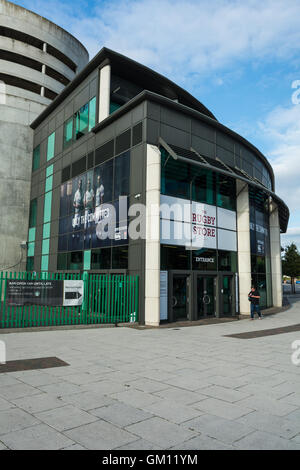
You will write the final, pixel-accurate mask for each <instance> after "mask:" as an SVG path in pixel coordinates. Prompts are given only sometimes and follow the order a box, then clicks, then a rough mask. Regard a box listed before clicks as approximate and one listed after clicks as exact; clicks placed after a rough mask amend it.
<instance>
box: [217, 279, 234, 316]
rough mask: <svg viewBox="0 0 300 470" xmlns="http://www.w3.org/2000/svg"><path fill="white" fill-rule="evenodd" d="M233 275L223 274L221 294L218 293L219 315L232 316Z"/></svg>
mask: <svg viewBox="0 0 300 470" xmlns="http://www.w3.org/2000/svg"><path fill="white" fill-rule="evenodd" d="M233 286H234V283H233V276H229V275H228V276H223V278H222V282H221V295H220V301H221V305H220V307H221V308H220V310H221V315H224V316H232V315H233V307H234V298H233Z"/></svg>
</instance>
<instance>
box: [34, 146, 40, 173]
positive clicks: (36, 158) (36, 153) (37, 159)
mask: <svg viewBox="0 0 300 470" xmlns="http://www.w3.org/2000/svg"><path fill="white" fill-rule="evenodd" d="M39 167H40V145H38V146H37V147H35V148H34V149H33V156H32V171H36V170H38V169H39Z"/></svg>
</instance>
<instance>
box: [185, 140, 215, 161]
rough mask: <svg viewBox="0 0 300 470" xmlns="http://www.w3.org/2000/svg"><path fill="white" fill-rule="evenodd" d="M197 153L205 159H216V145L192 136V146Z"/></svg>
mask: <svg viewBox="0 0 300 470" xmlns="http://www.w3.org/2000/svg"><path fill="white" fill-rule="evenodd" d="M191 146H192V147H193V149H195V150H196V152H198V153H200V155H203V156H204V157H210V158H215V144H214V143H213V142H210V141H208V140H205V139H202V138H201V137H197V136H196V135H192V145H191Z"/></svg>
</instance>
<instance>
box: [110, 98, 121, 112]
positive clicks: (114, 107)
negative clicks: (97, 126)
mask: <svg viewBox="0 0 300 470" xmlns="http://www.w3.org/2000/svg"><path fill="white" fill-rule="evenodd" d="M119 108H121V105H120V104H118V103H114V102H113V101H111V102H110V106H109V114H112V113H114V112H115V111H117V109H119Z"/></svg>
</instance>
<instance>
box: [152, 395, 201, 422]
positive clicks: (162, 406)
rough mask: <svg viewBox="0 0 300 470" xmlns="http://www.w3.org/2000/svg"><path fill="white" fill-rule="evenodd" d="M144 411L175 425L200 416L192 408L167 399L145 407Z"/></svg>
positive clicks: (199, 413)
mask: <svg viewBox="0 0 300 470" xmlns="http://www.w3.org/2000/svg"><path fill="white" fill-rule="evenodd" d="M144 409H145V410H147V411H149V412H151V413H153V414H154V415H156V416H159V417H160V418H164V419H166V420H167V421H171V422H172V423H175V424H181V423H184V422H185V421H188V420H190V419H192V418H195V417H196V416H200V415H201V414H202V412H201V411H199V410H196V409H195V408H193V407H192V406H185V405H181V404H179V403H175V402H172V401H170V400H168V399H167V400H161V401H159V402H156V403H152V404H151V405H145V407H144Z"/></svg>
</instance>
